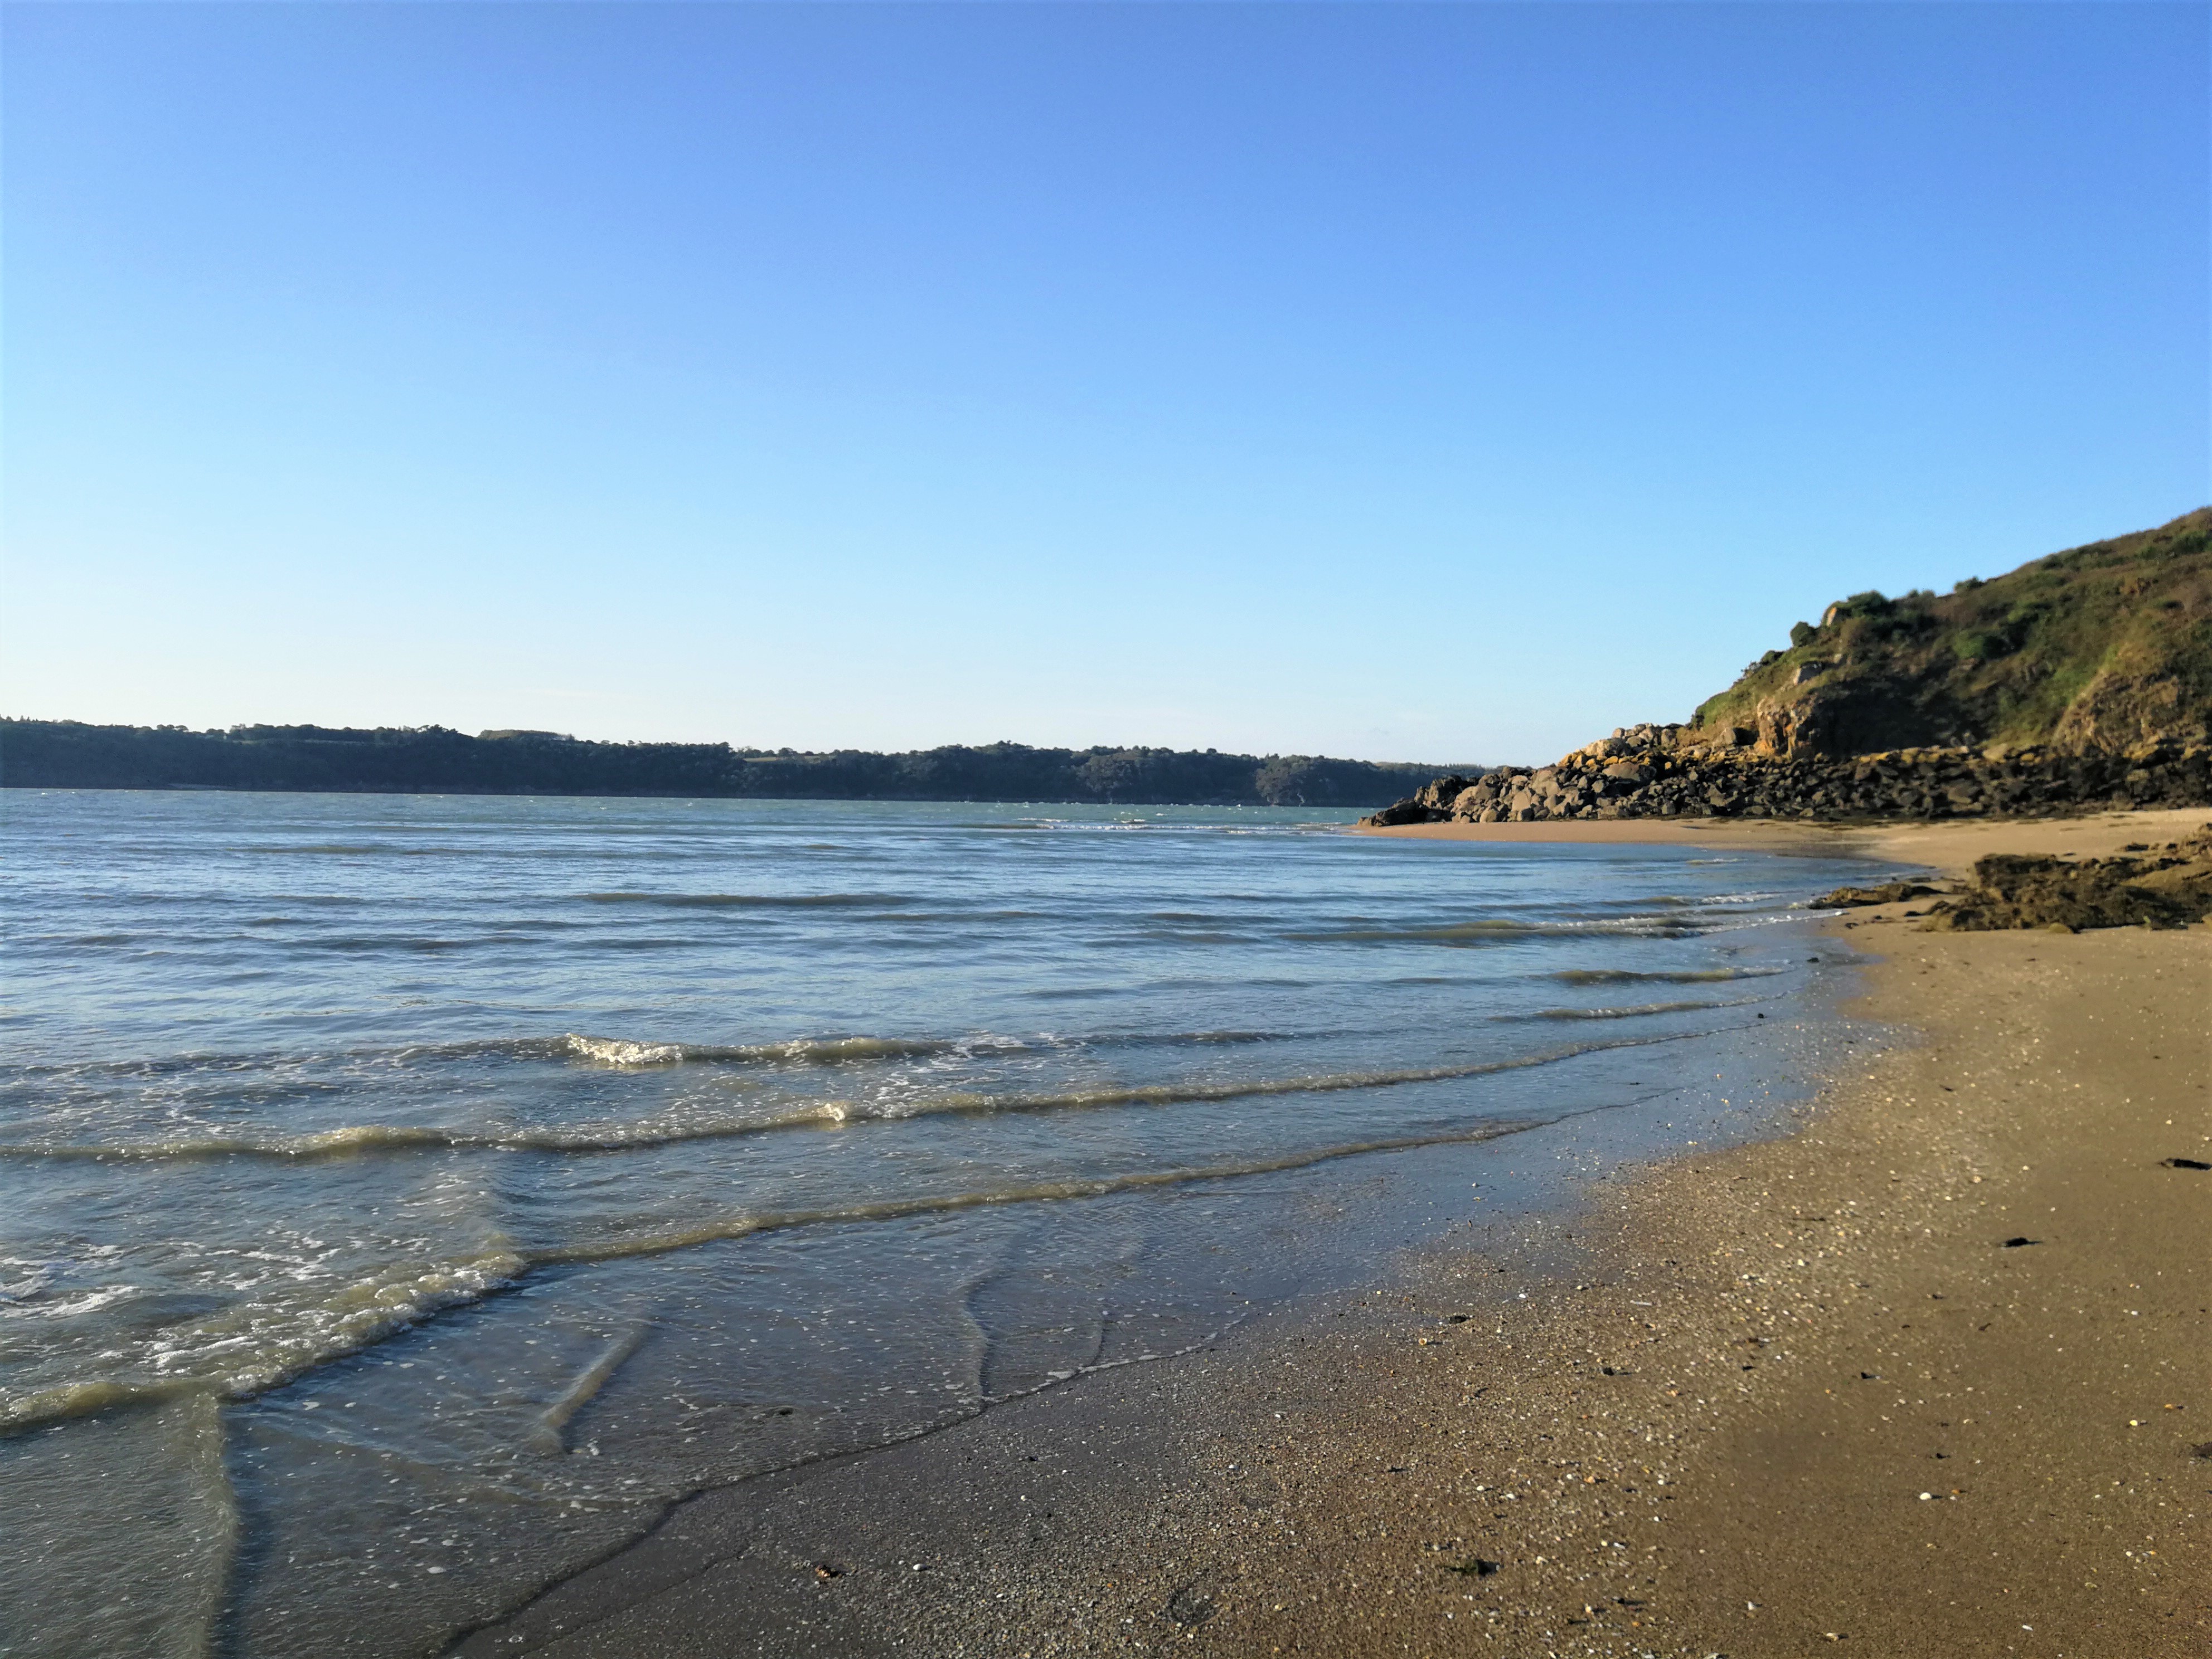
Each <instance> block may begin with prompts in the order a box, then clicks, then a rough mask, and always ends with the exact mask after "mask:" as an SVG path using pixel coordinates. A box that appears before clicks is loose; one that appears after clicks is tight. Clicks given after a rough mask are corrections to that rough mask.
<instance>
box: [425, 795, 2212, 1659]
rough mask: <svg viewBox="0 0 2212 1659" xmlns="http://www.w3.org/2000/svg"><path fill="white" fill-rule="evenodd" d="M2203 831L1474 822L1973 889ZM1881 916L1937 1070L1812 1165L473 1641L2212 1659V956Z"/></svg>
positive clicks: (1098, 1381)
mask: <svg viewBox="0 0 2212 1659" xmlns="http://www.w3.org/2000/svg"><path fill="white" fill-rule="evenodd" d="M2204 816H2205V815H2204V814H2203V813H2201V812H2197V813H2179V814H2134V815H2108V816H2106V817H2103V818H2090V819H2072V820H2066V821H2063V822H2061V823H2044V824H2033V823H2029V824H2023V823H1997V824H1989V825H1981V824H1975V823H1962V824H1956V825H1942V826H1933V827H1922V828H1905V829H1887V830H1880V831H1872V830H1850V831H1835V830H1828V829H1813V830H1810V831H1808V830H1803V829H1796V828H1795V827H1786V826H1738V825H1718V826H1715V825H1694V826H1692V825H1680V824H1663V825H1658V826H1650V825H1644V824H1640V823H1602V824H1589V825H1583V824H1568V825H1559V826H1544V825H1528V826H1521V825H1513V826H1492V827H1486V828H1483V829H1461V828H1460V827H1457V826H1447V827H1445V829H1446V832H1447V833H1455V834H1465V835H1469V836H1480V837H1482V838H1485V839H1499V840H1504V839H1536V838H1539V837H1537V836H1531V835H1528V834H1527V833H1526V832H1527V831H1530V830H1543V829H1552V830H1553V831H1554V834H1555V836H1557V838H1560V839H1565V838H1569V837H1568V836H1566V835H1565V834H1564V833H1561V832H1566V831H1572V832H1573V834H1572V836H1571V838H1572V839H1577V840H1585V839H1610V838H1624V839H1625V838H1630V837H1635V838H1639V839H1641V838H1649V836H1648V834H1647V833H1645V832H1649V831H1651V830H1655V829H1656V830H1662V831H1664V832H1665V835H1666V837H1667V838H1668V839H1674V838H1677V837H1679V838H1680V839H1683V840H1690V841H1696V842H1699V843H1700V844H1707V845H1726V844H1735V845H1744V844H1757V845H1762V846H1770V847H1775V846H1779V845H1780V844H1781V843H1782V842H1784V841H1790V840H1792V839H1793V838H1794V839H1795V840H1796V844H1799V845H1805V844H1811V845H1817V846H1819V847H1820V848H1822V850H1825V851H1833V850H1837V846H1838V836H1847V837H1849V838H1850V843H1851V844H1852V845H1853V846H1855V847H1857V848H1861V849H1863V850H1866V851H1868V852H1870V853H1875V854H1881V855H1883V856H1887V857H1891V858H1898V859H1906V860H1916V861H1919V862H1923V863H1927V864H1929V865H1934V866H1938V867H1945V868H1955V867H1958V866H1960V865H1962V864H1964V863H1966V862H1967V861H1970V860H1972V858H1974V857H1977V856H1978V855H1979V854H1982V853H1984V852H1991V851H2029V850H2049V851H2061V850H2073V851H2077V852H2080V853H2082V854H2096V853H2100V852H2104V851H2109V850H2112V849H2113V848H2118V846H2120V845H2122V844H2124V842H2130V841H2160V840H2165V839H2169V838H2171V837H2172V836H2174V835H2177V834H2179V832H2180V831H2181V830H2183V829H2188V828H2193V827H2194V826H2195V825H2196V824H2197V823H2201V822H2202V821H2203V817H2204ZM1395 833H1398V834H1401V835H1404V836H1407V838H1409V839H1419V838H1421V837H1422V836H1425V835H1426V836H1435V835H1436V834H1437V830H1435V829H1428V830H1419V829H1416V830H1413V831H1400V832H1395ZM1896 908H1906V907H1896ZM1852 922H1853V931H1852V932H1851V933H1850V935H1849V937H1850V939H1851V942H1852V943H1853V945H1855V946H1857V947H1859V948H1861V949H1863V950H1866V951H1874V952H1878V953H1881V955H1882V957H1884V959H1883V960H1881V961H1880V962H1878V963H1875V965H1874V966H1873V967H1872V968H1870V969H1869V971H1868V986H1869V995H1868V999H1867V1006H1866V1008H1865V1010H1864V1012H1866V1013H1867V1014H1869V1016H1870V1017H1872V1018H1875V1019H1878V1020H1882V1021H1885V1022H1893V1023H1895V1024H1898V1025H1899V1026H1902V1027H1907V1028H1910V1029H1909V1032H1908V1037H1909V1040H1908V1041H1906V1042H1903V1043H1900V1044H1899V1046H1897V1047H1894V1048H1890V1049H1887V1050H1886V1051H1884V1052H1881V1054H1878V1055H1877V1056H1876V1057H1875V1058H1873V1059H1872V1060H1870V1061H1869V1063H1868V1064H1867V1065H1866V1066H1864V1068H1863V1069H1862V1070H1860V1071H1858V1072H1857V1073H1855V1074H1852V1075H1847V1076H1842V1077H1838V1078H1835V1079H1831V1080H1830V1081H1829V1082H1828V1084H1827V1085H1826V1088H1825V1090H1824V1091H1822V1093H1821V1095H1820V1097H1819V1099H1818V1100H1817V1102H1816V1103H1814V1105H1813V1106H1812V1107H1810V1108H1808V1109H1804V1110H1803V1112H1802V1123H1803V1127H1802V1128H1801V1129H1800V1130H1799V1132H1798V1133H1795V1134H1792V1135H1790V1136H1789V1137H1787V1138H1784V1139H1774V1140H1769V1141H1765V1142H1762V1143H1759V1144H1755V1145H1752V1146H1744V1147H1740V1148H1737V1149H1735V1150H1733V1151H1729V1152H1723V1153H1720V1154H1718V1155H1717V1156H1713V1157H1711V1158H1703V1157H1695V1156H1692V1157H1691V1158H1685V1159H1681V1160H1678V1161H1676V1162H1674V1163H1672V1164H1666V1165H1662V1166H1660V1167H1658V1168H1656V1169H1653V1170H1648V1171H1644V1172H1641V1173H1638V1175H1636V1176H1634V1178H1632V1179H1629V1180H1624V1181H1615V1182H1600V1183H1595V1184H1594V1187H1593V1195H1592V1197H1591V1200H1590V1201H1589V1206H1588V1207H1587V1208H1586V1210H1585V1211H1584V1212H1583V1213H1581V1214H1579V1215H1573V1216H1566V1217H1560V1218H1554V1219H1553V1220H1552V1221H1551V1222H1548V1223H1531V1224H1528V1225H1524V1226H1518V1227H1516V1228H1514V1229H1512V1230H1510V1231H1511V1234H1512V1239H1511V1249H1510V1250H1506V1249H1497V1248H1491V1249H1486V1250H1484V1251H1481V1252H1478V1251H1476V1250H1474V1249H1469V1248H1468V1246H1467V1245H1466V1244H1465V1243H1459V1244H1453V1243H1446V1244H1444V1245H1443V1246H1440V1247H1439V1248H1437V1249H1434V1250H1432V1251H1431V1252H1429V1253H1427V1254H1426V1255H1424V1256H1423V1257H1422V1258H1421V1259H1419V1260H1418V1261H1412V1262H1409V1263H1403V1264H1400V1266H1399V1267H1398V1268H1397V1269H1396V1270H1395V1277H1394V1279H1393V1280H1392V1281H1391V1287H1390V1288H1389V1290H1388V1291H1387V1292H1376V1293H1373V1294H1368V1295H1364V1296H1361V1297H1344V1298H1340V1299H1339V1300H1338V1301H1337V1302H1335V1303H1334V1304H1329V1305H1327V1306H1323V1307H1321V1308H1319V1309H1314V1308H1304V1309H1299V1310H1293V1311H1286V1312H1285V1313H1283V1314H1279V1315H1277V1316H1273V1317H1271V1318H1269V1319H1267V1320H1264V1321H1261V1322H1258V1323H1257V1324H1255V1325H1254V1326H1252V1327H1249V1328H1246V1329H1244V1330H1243V1331H1242V1332H1240V1333H1238V1334H1236V1335H1235V1336H1233V1337H1232V1338H1231V1339H1230V1340H1225V1341H1224V1342H1223V1343H1222V1344H1220V1345H1219V1346H1218V1347H1216V1348H1215V1349H1213V1350H1212V1351H1210V1352H1203V1353H1199V1354H1194V1355H1191V1356H1188V1357H1186V1358H1182V1359H1179V1360H1176V1361H1172V1362H1167V1363H1163V1364H1155V1365H1149V1366H1142V1367H1133V1368H1130V1369H1127V1370H1121V1371H1115V1372H1108V1373H1102V1374H1098V1375H1095V1376H1089V1377H1086V1378H1083V1379H1080V1380H1079V1381H1078V1382H1077V1383H1073V1384H1071V1385H1069V1386H1067V1387H1065V1388H1062V1389H1054V1390H1052V1391H1049V1392H1048V1393H1046V1394H1043V1395H1035V1396H1031V1397H1030V1398H1029V1399H1026V1400H1023V1401H1015V1402H1012V1404H1009V1405H1006V1406H1004V1407H999V1408H996V1409H994V1410H993V1411H991V1412H989V1413H985V1414H984V1415H983V1416H981V1417H980V1418H977V1419H972V1420H970V1421H969V1422H968V1423H965V1424H963V1425H958V1426H957V1427H955V1428H953V1429H951V1430H947V1431H943V1432H941V1433H939V1434H936V1435H933V1436H931V1437H928V1438H927V1439H924V1440H921V1441H917V1442H914V1443H909V1444H907V1445H904V1446H899V1447H894V1448H890V1449H886V1450H884V1451H879V1452H876V1453H872V1454H869V1455H866V1456H862V1457H857V1458H853V1459H848V1460H845V1461H842V1462H836V1463H829V1464H823V1465H819V1466H816V1467H815V1468H810V1469H805V1470H799V1471H795V1472H793V1473H792V1474H787V1475H781V1476H777V1477H773V1478H770V1479H768V1480H760V1481H756V1482H751V1483H749V1484H748V1485H746V1486H742V1487H738V1488H733V1489H731V1490H729V1491H726V1492H717V1493H713V1494H709V1495H708V1496H706V1497H703V1498H699V1499H696V1500H694V1501H693V1502H692V1503H691V1504H687V1505H685V1506H684V1507H682V1508H680V1509H679V1510H677V1511H676V1512H675V1513H674V1514H673V1515H672V1516H671V1518H670V1520H669V1521H668V1522H667V1523H666V1524H665V1525H664V1526H663V1527H662V1528H660V1529H659V1531H658V1532H657V1533H656V1534H653V1536H652V1537H650V1538H648V1539H647V1540H646V1541H643V1542H642V1543H641V1544H640V1545H638V1546H637V1547H634V1548H633V1549H631V1550H629V1551H627V1552H625V1553H623V1554H621V1555H619V1556H617V1557H616V1558H614V1559H612V1560H611V1561H609V1562H607V1563H605V1564H603V1565H600V1566H599V1567H597V1568H594V1569H592V1571H588V1572H586V1573H584V1574H581V1575H580V1576H579V1577H577V1578H575V1579H573V1580H571V1581H570V1582H569V1583H566V1584H564V1585H562V1586H560V1587H557V1588H556V1589H554V1590H553V1591H551V1592H550V1593H549V1594H548V1595H545V1596H544V1597H542V1598H540V1599H539V1600H538V1601H537V1602H535V1603H533V1604H532V1606H530V1607H527V1608H525V1609H523V1610H522V1611H521V1612H520V1613H519V1614H518V1615H517V1616H516V1617H515V1618H513V1620H509V1621H507V1622H505V1623H502V1624H501V1625H499V1626H494V1627H491V1628H488V1629H486V1630H484V1631H482V1632H478V1633H477V1635H475V1636H474V1637H472V1638H470V1639H469V1640H468V1641H467V1642H466V1643H465V1644H462V1650H463V1651H465V1652H466V1653H469V1654H471V1655H473V1654H495V1653H497V1654H517V1653H532V1654H548V1655H560V1656H577V1659H580V1656H585V1655H594V1656H597V1655H607V1656H613V1655H623V1656H633V1655H645V1654H651V1655H656V1656H690V1655H709V1654H712V1655H738V1654H778V1655H780V1654H799V1653H823V1654H841V1655H848V1654H849V1655H860V1654H876V1653H884V1654H891V1653H897V1654H915V1655H937V1654H945V1655H951V1654H988V1655H1003V1656H1009V1659H1011V1656H1017V1655H1040V1656H1041V1655H1044V1654H1089V1653H1102V1652H1115V1653H1120V1652H1126V1651H1134V1650H1161V1649H1172V1650H1177V1651H1182V1652H1188V1653H1194V1654H1195V1653H1206V1652H1212V1653H1217V1654H1223V1655H1245V1654H1257V1655H1273V1654H1276V1653H1284V1654H1291V1653H1296V1654H1314V1655H1342V1656H1368V1655H1383V1654H1414V1655H1448V1654H1486V1655H1492V1654H1494V1655H1504V1656H1513V1659H1523V1656H1539V1655H1554V1654H1556V1655H1560V1656H1565V1655H1589V1654H1603V1655H1647V1654H1648V1655H1665V1656H1676V1655H1687V1656H1695V1659H1705V1656H1711V1655H1727V1656H1730V1659H1759V1656H1804V1655H1807V1654H1815V1653H1826V1652H1831V1651H1844V1652H1857V1653H1860V1654H1863V1655H1869V1656H1876V1655H1878V1656H1884V1659H1889V1656H1920V1655H1927V1656H1945V1659H1953V1656H1960V1659H1964V1656H1983V1655H1988V1656H1997V1655H2010V1654H2019V1655H2023V1656H2025V1655H2050V1656H2080V1659H2162V1656H2167V1655H2175V1656H2179V1655H2204V1654H2208V1653H2212V1559H2208V1550H2207V1543H2208V1538H2207V1531H2208V1528H2207V1524H2206V1523H2207V1519H2208V1517H2212V1388H2208V1386H2207V1384H2208V1381H2212V1311H2208V1309H2209V1308H2212V1171H2203V1170H2190V1169H2186V1168H2176V1167H2172V1166H2170V1165H2169V1164H2166V1162H2165V1160H2166V1159H2169V1158H2185V1159H2195V1160H2197V1161H2200V1162H2207V1163H2212V1112H2208V1108H2207V1085H2208V1079H2212V1052H2209V1050H2212V1040H2209V1037H2208V1033H2209V1032H2212V1020H2208V1018H2207V1016H2208V1012H2212V927H2192V928H2190V929H2188V930H2187V931H2186V932H2182V933H2148V932H2141V931H2136V930H2127V931H2112V932H2105V933H2083V934H2080V935H2067V934H2060V933H1999V934H1991V933H1982V934H1958V933H1946V934H1923V933H1917V932H1915V931H1912V930H1911V928H1910V927H1909V926H1907V925H1901V924H1899V923H1897V922H1894V921H1880V920H1875V919H1872V918H1871V917H1870V915H1869V913H1860V915H1858V916H1857V917H1854V918H1853V919H1852ZM1833 925H1835V926H1837V927H1841V926H1842V925H1843V924H1841V923H1838V924H1833ZM1470 1207H1471V1208H1472V1200H1470ZM2022 1238H2024V1239H2029V1240H2032V1241H2033V1243H2024V1244H2015V1245H2008V1243H2006V1241H2007V1240H2008V1239H2022ZM1524 1292H1525V1299H1524ZM1455 1316H1458V1317H1457V1318H1456V1319H1455Z"/></svg>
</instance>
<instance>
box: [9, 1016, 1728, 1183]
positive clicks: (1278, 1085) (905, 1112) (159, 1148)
mask: <svg viewBox="0 0 2212 1659" xmlns="http://www.w3.org/2000/svg"><path fill="white" fill-rule="evenodd" d="M1692 1006H1695V1005H1692ZM1704 1035H1705V1033H1704V1032H1703V1031H1697V1030H1689V1031H1670V1032H1668V1033H1666V1034H1664V1035H1662V1036H1634V1037H1620V1038H1615V1039H1613V1040H1612V1041H1610V1042H1587V1043H1577V1044H1572V1045H1570V1046H1567V1047H1565V1048H1549V1049H1545V1050H1541V1051H1540V1052H1538V1053H1535V1054H1515V1055H1510V1056H1508V1057H1506V1058H1504V1059H1500V1060H1480V1061H1473V1062H1468V1063H1465V1064H1461V1065H1453V1066H1417V1067H1413V1068H1410V1069H1405V1070H1376V1071H1361V1072H1333V1073H1297V1074H1293V1075H1291V1076H1287V1077H1273V1078H1237V1079H1223V1080H1221V1081H1218V1082H1207V1081H1204V1080H1200V1079H1184V1080H1182V1081H1176V1082H1168V1083H1147V1084H1126V1085H1107V1086H1104V1087H1101V1088H1096V1089H1076V1090H1065V1091H1046V1092H1039V1093H1034V1094H994V1093H985V1092H979V1091H945V1092H942V1093H937V1094H922V1095H911V1096H904V1095H902V1096H892V1097H884V1098H878V1099H866V1100H860V1099H846V1100H827V1101H823V1100H810V1101H805V1102H803V1103H793V1104H792V1105H790V1106H788V1107H787V1108H785V1109H781V1110H775V1109H771V1110H769V1111H767V1112H756V1113H748V1114H744V1115H733V1116H717V1115H690V1114H685V1115H666V1116H660V1117H649V1118H644V1119H639V1120H633V1121H628V1122H622V1121H616V1122H611V1123H599V1124H580V1125H576V1126H574V1127H564V1128H543V1129H525V1128H516V1129H509V1130H460V1129H446V1128H441V1127H436V1126H433V1125H407V1124H361V1125H355V1126H349V1127H344V1128H337V1129H326V1130H324V1131H322V1132H320V1133H314V1134H304V1135H282V1136H268V1137H253V1136H207V1137H204V1138H185V1139H170V1140H161V1141H151V1142H140V1143H137V1144H132V1143H129V1142H118V1143H113V1144H100V1143H93V1144H89V1145H85V1144H75V1145H64V1146H56V1145H52V1144H40V1143H29V1144H23V1143H18V1144H15V1145H10V1146H0V1157H9V1158H58V1159H64V1158H81V1159H92V1160H112V1161H115V1162H118V1163H121V1162H137V1161H157V1160H163V1159H188V1158H222V1157H258V1158H286V1159H301V1160H305V1159H315V1158H350V1157H359V1156H362V1155H364V1154H368V1153H373V1152H408V1151H416V1150H422V1149H445V1150H452V1151H463V1152H469V1151H479V1152H572V1153H594V1152H627V1151H633V1150H642V1149H644V1148H647V1147H652V1146H673V1145H677V1144H679V1143H682V1142H685V1141H695V1140H725V1139H735V1138H738V1137H740V1136H744V1135H755V1134H769V1133H779V1132H787V1131H791V1130H797V1129H810V1128H812V1129H819V1128H835V1127H841V1126H843V1125H848V1124H855V1123H869V1122H881V1123H890V1122H897V1121H902V1120H905V1119H913V1118H927V1117H955V1116H978V1117H981V1116H991V1115H1000V1114H1017V1113H1024V1114H1025V1113H1048V1112H1060V1111H1092V1110H1098V1109H1106V1108H1112V1107H1121V1106H1151V1107H1158V1106H1175V1105H1184V1104H1199V1103H1210V1102H1216V1101H1227V1100H1246V1099H1254V1098H1261V1097H1270V1096H1277V1095H1300V1094H1335V1093H1341V1092H1344V1091H1352V1090H1361V1089H1389V1088H1399V1087H1403V1086H1405V1085H1410V1084H1420V1083H1445V1082H1453V1081H1458V1080H1462V1079H1470V1078H1478V1077H1486V1076H1492V1075H1495V1074H1498V1073H1504V1072H1516V1071H1524V1070H1528V1069H1531V1068H1534V1067H1536V1066H1551V1065H1556V1064H1558V1063H1559V1062H1560V1061H1562V1060H1573V1059H1575V1058H1577V1057H1578V1056H1580V1055H1583V1054H1600V1053H1603V1052H1605V1051H1607V1050H1609V1049H1613V1048H1643V1047H1645V1046H1647V1045H1650V1044H1654V1043H1663V1042H1684V1041H1686V1040H1688V1039H1690V1038H1693V1037H1697V1036H1704Z"/></svg>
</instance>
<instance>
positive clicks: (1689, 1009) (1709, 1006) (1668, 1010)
mask: <svg viewBox="0 0 2212 1659" xmlns="http://www.w3.org/2000/svg"><path fill="white" fill-rule="evenodd" d="M1750 1000H1754V1001H1756V1000H1764V999H1759V998H1754V999H1750ZM1743 1006H1746V1003H1745V1001H1742V1000H1738V1001H1733V1002H1645V1003H1640V1004H1638V1006H1635V1007H1632V1008H1539V1009H1537V1010H1536V1011H1535V1012H1533V1013H1526V1014H1495V1015H1492V1018H1495V1019H1500V1020H1525V1019H1553V1020H1568V1019H1641V1018H1644V1017H1645V1016H1647V1015H1650V1014H1687V1013H1696V1012H1712V1011H1714V1010H1717V1009H1721V1008H1741V1007H1743Z"/></svg>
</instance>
